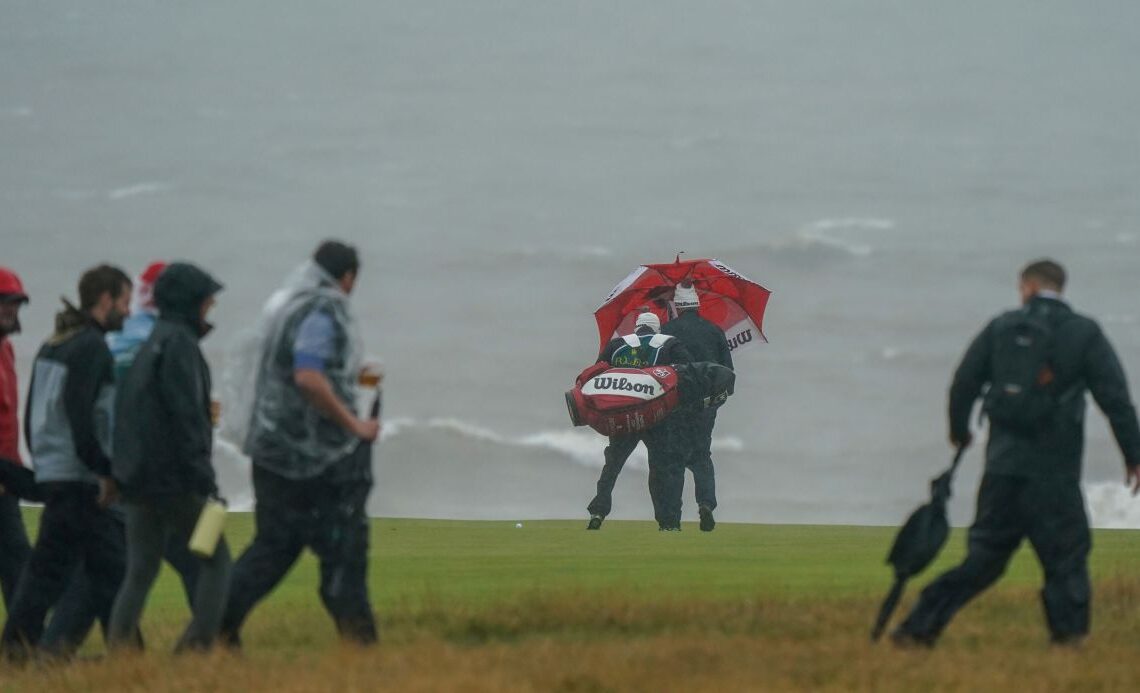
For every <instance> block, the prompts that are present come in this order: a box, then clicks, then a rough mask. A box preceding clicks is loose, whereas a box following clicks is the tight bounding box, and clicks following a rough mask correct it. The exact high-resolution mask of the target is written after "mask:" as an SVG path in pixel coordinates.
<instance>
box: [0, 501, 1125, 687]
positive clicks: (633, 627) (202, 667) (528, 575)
mask: <svg viewBox="0 0 1140 693" xmlns="http://www.w3.org/2000/svg"><path fill="white" fill-rule="evenodd" d="M232 519H233V521H232V522H231V524H230V527H229V529H228V534H229V536H230V540H231V543H232V544H233V545H234V547H235V548H237V549H239V550H240V548H242V547H244V546H245V544H246V542H247V541H248V536H249V531H250V527H249V524H250V523H249V519H248V518H247V517H241V516H235V517H234V518H232ZM694 530H695V527H689V526H686V531H684V532H682V533H681V534H679V535H678V534H662V533H658V532H656V531H655V530H654V528H653V527H652V525H651V524H649V523H633V522H631V523H620V522H618V523H607V525H606V526H605V528H604V529H603V530H602V531H601V532H589V533H588V532H585V531H584V530H583V523H579V522H536V523H531V522H528V523H526V526H525V527H524V528H522V529H516V528H515V527H514V523H513V522H509V523H494V522H478V523H473V522H472V523H469V522H428V521H413V520H379V521H377V522H375V524H374V533H373V542H374V544H373V545H374V551H373V563H374V565H373V570H372V571H371V573H370V575H371V578H372V587H373V598H374V601H375V604H376V607H377V611H378V612H379V614H380V620H381V628H382V637H383V639H384V642H383V644H382V645H381V646H380V647H378V648H373V649H369V650H361V649H357V648H354V647H349V646H342V645H340V644H339V643H337V642H336V639H335V635H334V633H333V629H332V626H331V624H330V623H329V621H328V618H327V617H326V616H325V615H324V613H323V612H322V611H321V607H320V605H319V602H318V599H317V596H316V573H315V566H314V563H313V561H312V560H311V559H306V560H305V561H303V562H302V563H301V564H299V565H298V567H297V569H296V570H295V571H294V572H293V573H292V574H291V575H290V576H289V578H288V579H287V580H286V582H285V583H284V584H283V585H282V586H281V588H280V589H279V590H278V592H276V593H275V594H274V595H273V596H272V597H271V598H270V599H269V600H267V601H266V602H265V603H264V604H263V605H261V606H260V607H259V608H258V609H257V610H256V611H255V612H254V614H253V616H252V617H251V619H250V622H249V624H248V627H247V629H246V632H245V640H246V649H245V652H244V653H243V654H242V655H241V656H235V655H231V654H227V653H215V654H212V655H208V656H201V657H199V656H190V657H173V656H172V655H169V654H167V653H166V649H168V648H169V646H170V645H171V644H172V643H173V641H174V640H175V638H176V637H177V634H178V631H179V629H180V628H181V627H182V626H183V625H184V623H185V620H186V617H187V612H186V608H185V605H184V601H185V600H184V598H183V597H182V595H181V594H180V593H179V591H178V588H177V585H176V582H175V581H174V580H173V579H172V576H170V575H164V576H163V579H162V580H161V582H160V584H159V585H158V586H157V587H156V590H155V592H154V594H153V595H152V599H151V605H150V608H149V609H148V610H147V614H146V620H145V621H144V624H143V626H144V630H145V631H146V635H147V640H148V643H149V644H150V645H151V651H150V652H149V653H148V654H146V655H144V656H141V657H127V658H120V657H116V658H114V659H109V660H108V659H101V658H99V657H100V655H101V653H102V643H101V639H100V638H99V637H98V636H95V637H93V638H92V640H91V642H89V643H88V647H87V648H86V650H85V654H84V656H85V658H87V659H85V660H84V661H79V662H76V663H72V664H69V665H66V666H59V665H54V666H48V665H39V666H33V667H29V668H27V669H23V670H18V669H12V668H3V667H0V689H2V690H12V691H38V690H52V691H55V690H64V691H89V690H117V691H198V690H201V691H215V690H276V691H315V690H341V691H372V690H401V691H421V690H422V691H438V690H462V691H503V690H512V691H513V690H518V691H611V690H612V691H626V690H629V691H672V690H685V691H692V690H698V691H699V690H717V691H734V690H902V691H914V690H964V689H970V690H1010V689H1013V688H1015V687H1019V688H1021V689H1024V690H1033V691H1063V690H1080V691H1090V690H1093V691H1095V690H1130V689H1135V688H1136V687H1137V685H1138V684H1140V670H1138V669H1137V667H1136V666H1135V656H1136V655H1135V653H1136V646H1135V643H1136V638H1137V634H1138V633H1140V532H1098V533H1097V534H1096V543H1097V548H1096V549H1095V551H1094V556H1093V572H1094V576H1095V581H1096V587H1095V589H1096V594H1095V598H1094V636H1093V637H1092V638H1090V640H1089V641H1088V642H1087V644H1086V645H1085V647H1084V648H1083V649H1081V650H1079V651H1075V652H1072V651H1067V650H1063V651H1056V650H1051V649H1050V648H1049V647H1048V644H1047V636H1046V632H1045V628H1044V623H1043V618H1042V615H1041V611H1040V606H1039V600H1038V597H1037V588H1038V583H1039V581H1040V570H1039V568H1038V567H1037V565H1036V562H1035V560H1034V559H1033V557H1032V555H1031V554H1029V553H1027V552H1023V553H1022V554H1020V555H1019V556H1018V557H1017V559H1015V561H1014V562H1013V564H1012V565H1011V567H1010V571H1009V574H1008V575H1007V578H1006V579H1005V580H1004V581H1003V582H1002V583H1000V584H999V586H998V587H997V588H995V589H994V590H992V591H991V592H989V593H987V594H986V595H984V596H983V597H982V598H980V599H979V600H978V601H977V602H976V603H974V604H972V605H971V606H969V607H968V608H967V609H966V610H964V611H963V613H962V614H961V615H960V617H959V618H958V619H957V620H956V621H955V622H954V624H953V625H952V626H951V629H950V630H949V631H948V633H947V635H946V637H945V638H944V639H943V642H942V643H941V645H940V646H939V648H938V649H936V650H934V651H917V652H916V651H903V652H900V651H896V650H894V649H893V648H890V647H889V646H887V645H885V644H880V645H878V646H875V645H872V644H871V643H869V642H868V640H867V632H868V629H869V626H870V622H871V619H872V618H873V615H874V612H875V610H876V609H877V607H878V600H879V598H880V597H881V596H882V593H883V592H884V591H885V590H886V587H887V584H888V581H889V571H888V569H887V568H886V567H885V566H883V565H882V559H883V556H884V555H885V553H886V550H887V548H888V546H889V544H890V542H891V540H892V538H893V534H894V529H893V528H859V527H791V526H754V525H721V526H719V527H718V528H717V531H716V532H714V533H712V534H702V533H700V532H697V531H694ZM961 543H962V537H961V533H960V532H959V533H956V534H955V536H954V537H953V538H952V540H951V544H950V546H949V547H948V549H947V551H946V555H944V556H943V557H942V559H941V560H940V563H939V567H944V566H946V565H949V564H952V563H953V562H954V561H955V560H957V559H958V558H960V556H961ZM928 579H929V575H927V576H923V578H921V579H920V580H918V581H917V584H916V585H915V586H914V587H913V588H912V589H911V591H910V593H909V595H908V597H907V598H906V599H905V600H904V604H903V605H902V607H901V608H902V609H906V608H907V606H909V604H910V603H911V602H912V601H913V597H914V594H915V593H916V592H917V590H918V588H919V587H921V585H922V584H924V583H925V582H926V581H927V580H928Z"/></svg>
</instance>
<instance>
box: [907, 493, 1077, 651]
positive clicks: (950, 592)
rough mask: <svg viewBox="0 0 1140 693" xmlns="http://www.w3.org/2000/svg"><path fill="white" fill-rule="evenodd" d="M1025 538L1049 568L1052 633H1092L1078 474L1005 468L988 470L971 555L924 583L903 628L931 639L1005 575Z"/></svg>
mask: <svg viewBox="0 0 1140 693" xmlns="http://www.w3.org/2000/svg"><path fill="white" fill-rule="evenodd" d="M1024 538H1028V539H1029V543H1030V544H1031V545H1032V546H1033V550H1034V551H1035V552H1036V553H1037V558H1038V559H1039V560H1040V562H1041V566H1042V568H1043V570H1044V573H1045V587H1044V589H1043V590H1042V591H1041V601H1042V604H1043V605H1044V608H1045V617H1046V621H1047V622H1048V625H1049V631H1050V634H1051V635H1052V639H1053V641H1054V642H1058V643H1064V642H1069V641H1073V640H1078V639H1080V638H1081V637H1082V636H1084V635H1085V634H1087V633H1088V630H1089V600H1090V594H1091V588H1090V586H1089V574H1088V554H1089V551H1090V550H1091V548H1092V536H1091V534H1090V532H1089V524H1088V517H1087V516H1086V515H1085V504H1084V499H1083V498H1082V497H1081V490H1080V485H1079V483H1078V481H1077V480H1076V479H1069V478H1027V477H1017V476H1005V475H999V474H986V475H985V476H983V477H982V483H981V488H980V489H979V491H978V509H977V517H976V518H975V520H974V524H973V526H972V527H971V528H970V533H969V543H968V547H967V554H966V558H965V560H964V561H963V562H962V564H961V565H959V566H958V567H957V568H954V569H953V570H950V571H949V572H947V573H945V574H943V575H942V576H940V577H939V578H937V579H936V580H935V581H934V582H933V583H931V584H930V585H929V586H928V587H927V588H926V589H925V590H923V591H922V596H921V597H920V598H919V601H918V604H917V605H916V606H915V607H914V610H913V611H912V612H911V613H910V615H909V616H907V618H906V620H905V621H903V623H902V625H901V626H899V631H900V632H901V633H903V634H906V635H910V636H913V637H915V638H917V639H920V640H924V641H927V642H931V643H933V642H934V640H936V639H937V637H938V636H939V634H940V633H941V632H942V630H943V629H944V628H945V627H946V625H947V624H948V623H949V622H950V619H951V618H953V616H954V614H955V613H956V612H957V611H958V609H960V608H962V607H963V606H964V605H965V604H966V603H967V602H969V601H970V600H971V599H972V598H973V597H974V596H976V595H977V594H979V593H980V592H982V590H984V589H986V588H987V587H989V586H990V585H991V584H993V583H994V582H995V581H996V580H997V579H998V578H999V577H1000V576H1001V575H1002V573H1003V572H1004V571H1005V567H1006V564H1007V563H1008V562H1009V559H1010V556H1012V555H1013V552H1014V551H1015V550H1016V549H1017V547H1018V545H1019V544H1021V540H1022V539H1024Z"/></svg>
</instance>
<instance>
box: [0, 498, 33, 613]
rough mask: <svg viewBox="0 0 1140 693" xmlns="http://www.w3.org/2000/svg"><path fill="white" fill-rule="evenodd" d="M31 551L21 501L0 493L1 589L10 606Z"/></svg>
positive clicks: (5, 602) (6, 604)
mask: <svg viewBox="0 0 1140 693" xmlns="http://www.w3.org/2000/svg"><path fill="white" fill-rule="evenodd" d="M31 552H32V547H31V545H30V544H29V543H28V531H27V529H25V528H24V516H23V515H21V514H20V501H19V500H17V499H16V497H15V496H13V495H10V494H7V493H4V494H0V590H2V591H3V595H4V605H5V606H6V607H8V608H11V606H12V598H13V597H15V596H16V586H17V584H19V582H20V573H22V572H23V571H24V563H26V562H27V560H28V556H29V555H30V554H31Z"/></svg>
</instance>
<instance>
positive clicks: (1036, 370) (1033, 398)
mask: <svg viewBox="0 0 1140 693" xmlns="http://www.w3.org/2000/svg"><path fill="white" fill-rule="evenodd" d="M1054 351H1055V340H1054V336H1053V327H1052V326H1051V325H1050V324H1049V323H1047V322H1045V321H1044V320H1041V319H1039V318H1036V317H1033V316H1032V315H1030V314H1029V313H1028V312H1026V311H1019V312H1017V313H1015V314H1013V315H1011V316H1009V318H1008V319H1007V320H1004V321H1002V322H1000V323H998V324H997V325H996V326H995V331H994V342H993V352H992V355H991V359H990V385H989V389H988V390H987V391H986V394H985V399H984V404H983V411H984V412H985V414H986V415H987V416H988V417H989V418H990V420H991V421H992V422H994V423H995V424H998V425H1000V426H1003V427H1005V428H1009V429H1013V430H1017V431H1021V432H1026V433H1033V432H1036V431H1038V430H1040V429H1041V428H1042V426H1044V425H1046V424H1048V423H1049V420H1050V419H1051V418H1052V417H1053V415H1054V413H1055V412H1056V410H1057V405H1058V397H1057V394H1056V392H1055V388H1054V381H1055V380H1056V374H1055V373H1054V372H1053V356H1054Z"/></svg>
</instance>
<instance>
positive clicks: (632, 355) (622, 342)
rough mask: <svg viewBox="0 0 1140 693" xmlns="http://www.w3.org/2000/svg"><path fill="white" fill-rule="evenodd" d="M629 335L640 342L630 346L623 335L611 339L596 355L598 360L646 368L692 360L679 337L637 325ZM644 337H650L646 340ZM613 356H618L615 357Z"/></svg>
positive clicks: (624, 366)
mask: <svg viewBox="0 0 1140 693" xmlns="http://www.w3.org/2000/svg"><path fill="white" fill-rule="evenodd" d="M629 336H632V337H637V338H638V339H639V341H640V342H641V344H640V345H638V346H636V347H631V346H630V345H629V343H628V342H626V338H625V337H617V338H615V339H611V340H610V342H609V344H607V345H606V348H605V349H602V353H601V354H599V355H598V361H605V362H606V363H608V364H610V365H611V366H616V367H621V368H647V367H649V366H656V365H659V364H660V365H664V366H668V365H671V364H674V363H689V362H691V361H692V360H693V358H692V356H691V355H690V354H689V351H688V349H686V348H685V345H684V344H682V343H681V341H680V340H679V339H675V338H672V337H668V336H667V335H658V334H655V333H654V332H653V330H652V329H651V328H649V327H639V328H637V331H636V332H634V333H633V334H632V335H629ZM646 337H649V338H650V339H648V340H647V339H646ZM615 356H616V357H618V358H616V359H615Z"/></svg>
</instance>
